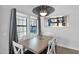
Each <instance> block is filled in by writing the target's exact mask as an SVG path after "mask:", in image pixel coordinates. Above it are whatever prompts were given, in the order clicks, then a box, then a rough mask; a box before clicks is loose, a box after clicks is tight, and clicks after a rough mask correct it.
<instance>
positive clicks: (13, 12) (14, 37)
mask: <svg viewBox="0 0 79 59" xmlns="http://www.w3.org/2000/svg"><path fill="white" fill-rule="evenodd" d="M16 28H17V27H16V9H15V8H13V9H11V16H10V28H9V54H13V53H14V52H13V45H12V41H15V42H18V38H17V31H16Z"/></svg>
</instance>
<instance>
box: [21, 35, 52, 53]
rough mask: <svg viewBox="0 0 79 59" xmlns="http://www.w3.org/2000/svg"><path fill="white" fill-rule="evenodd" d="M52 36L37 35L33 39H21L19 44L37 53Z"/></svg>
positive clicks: (45, 45)
mask: <svg viewBox="0 0 79 59" xmlns="http://www.w3.org/2000/svg"><path fill="white" fill-rule="evenodd" d="M52 38H53V37H49V36H37V37H34V38H33V39H27V40H22V41H20V44H21V45H23V46H24V47H25V48H27V49H28V50H30V51H32V52H33V53H36V54H39V53H41V52H42V51H43V50H44V49H45V48H46V47H47V46H48V41H49V40H51V39H52Z"/></svg>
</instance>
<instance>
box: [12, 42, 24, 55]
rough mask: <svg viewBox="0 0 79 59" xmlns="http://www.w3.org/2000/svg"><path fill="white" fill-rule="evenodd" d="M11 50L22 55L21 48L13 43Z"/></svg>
mask: <svg viewBox="0 0 79 59" xmlns="http://www.w3.org/2000/svg"><path fill="white" fill-rule="evenodd" d="M13 49H14V53H15V54H23V46H22V45H20V44H18V43H16V42H15V41H13Z"/></svg>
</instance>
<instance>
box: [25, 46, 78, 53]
mask: <svg viewBox="0 0 79 59" xmlns="http://www.w3.org/2000/svg"><path fill="white" fill-rule="evenodd" d="M46 53H47V48H46V49H45V50H44V51H43V52H41V54H46ZM25 54H33V53H32V52H30V51H27V52H26V53H25ZM56 54H79V51H76V50H72V49H68V48H65V47H60V46H56Z"/></svg>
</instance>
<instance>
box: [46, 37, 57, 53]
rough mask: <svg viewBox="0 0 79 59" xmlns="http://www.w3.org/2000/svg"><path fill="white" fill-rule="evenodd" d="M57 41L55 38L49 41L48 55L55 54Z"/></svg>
mask: <svg viewBox="0 0 79 59" xmlns="http://www.w3.org/2000/svg"><path fill="white" fill-rule="evenodd" d="M55 41H56V39H55V38H53V39H51V40H49V42H48V50H47V54H53V53H54V54H55Z"/></svg>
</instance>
